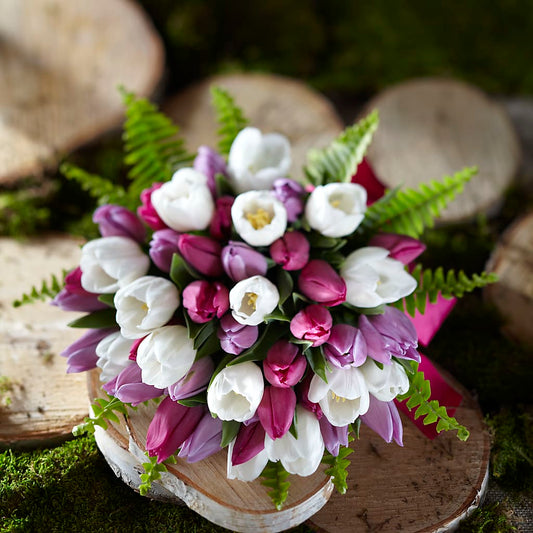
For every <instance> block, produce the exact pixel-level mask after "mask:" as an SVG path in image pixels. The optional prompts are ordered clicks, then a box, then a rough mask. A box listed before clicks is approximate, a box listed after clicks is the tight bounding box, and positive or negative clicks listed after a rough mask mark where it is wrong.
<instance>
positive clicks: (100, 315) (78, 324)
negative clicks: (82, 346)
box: [68, 308, 117, 329]
mask: <svg viewBox="0 0 533 533" xmlns="http://www.w3.org/2000/svg"><path fill="white" fill-rule="evenodd" d="M115 316H116V310H115V309H114V308H113V309H101V310H99V311H93V312H92V313H89V314H88V315H84V316H82V317H80V318H77V319H76V320H73V321H72V322H69V323H68V326H69V327H70V328H83V329H86V328H93V329H96V328H111V327H114V326H116V324H117V321H116V319H115Z"/></svg>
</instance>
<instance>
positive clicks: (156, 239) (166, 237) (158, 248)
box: [148, 228, 180, 273]
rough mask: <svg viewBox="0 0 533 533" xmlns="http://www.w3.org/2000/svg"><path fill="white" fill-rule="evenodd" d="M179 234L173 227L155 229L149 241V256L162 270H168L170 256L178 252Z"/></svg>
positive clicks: (170, 261)
mask: <svg viewBox="0 0 533 533" xmlns="http://www.w3.org/2000/svg"><path fill="white" fill-rule="evenodd" d="M179 237H180V234H179V233H178V232H177V231H174V230H173V229H170V228H167V229H160V230H159V231H155V232H154V234H153V235H152V240H151V241H150V251H149V252H148V253H149V254H150V258H151V259H152V261H153V262H154V264H155V265H156V266H157V268H159V269H160V270H162V271H163V272H167V273H168V272H170V267H171V266H172V257H173V256H174V254H177V253H179V247H178V240H179Z"/></svg>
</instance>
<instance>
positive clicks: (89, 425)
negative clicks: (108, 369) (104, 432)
mask: <svg viewBox="0 0 533 533" xmlns="http://www.w3.org/2000/svg"><path fill="white" fill-rule="evenodd" d="M127 407H130V405H129V404H126V403H123V402H121V401H120V400H119V399H118V398H115V397H114V396H109V399H108V400H106V399H105V398H98V399H97V400H96V401H95V402H94V403H93V404H92V405H91V409H92V412H93V416H91V417H86V418H85V419H84V421H83V423H81V424H79V425H77V426H75V427H74V428H73V429H72V434H73V435H74V436H75V437H78V436H79V435H82V434H83V433H94V430H95V428H96V426H100V427H101V428H103V429H107V420H111V421H112V422H118V417H117V415H116V414H115V412H117V413H121V414H123V415H127V414H128V411H127V409H126V408H127Z"/></svg>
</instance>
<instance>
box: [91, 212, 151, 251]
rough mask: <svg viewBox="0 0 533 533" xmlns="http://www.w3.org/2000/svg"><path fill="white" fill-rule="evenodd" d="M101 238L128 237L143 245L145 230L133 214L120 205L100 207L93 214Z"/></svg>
mask: <svg viewBox="0 0 533 533" xmlns="http://www.w3.org/2000/svg"><path fill="white" fill-rule="evenodd" d="M93 222H94V223H95V224H98V230H99V231H100V235H102V237H113V236H119V237H128V238H130V239H133V240H134V241H137V242H139V243H143V242H144V239H145V237H146V230H145V229H144V226H143V224H142V222H141V221H140V220H139V219H138V218H137V216H136V215H135V213H133V212H132V211H130V210H129V209H126V208H125V207H122V206H120V205H109V204H108V205H102V206H100V207H99V208H98V209H96V211H95V212H94V214H93Z"/></svg>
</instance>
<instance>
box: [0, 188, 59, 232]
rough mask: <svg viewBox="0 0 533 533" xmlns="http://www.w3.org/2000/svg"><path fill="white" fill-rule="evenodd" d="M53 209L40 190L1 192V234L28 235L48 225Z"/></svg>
mask: <svg viewBox="0 0 533 533" xmlns="http://www.w3.org/2000/svg"><path fill="white" fill-rule="evenodd" d="M50 215H51V211H50V208H49V207H48V206H46V205H43V199H42V196H41V195H40V194H38V191H32V190H31V189H30V190H28V189H24V190H20V191H9V192H2V193H0V234H1V235H9V236H11V237H21V236H28V235H33V234H34V233H37V232H38V231H39V230H42V229H43V228H44V227H46V226H48V224H49V220H50Z"/></svg>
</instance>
